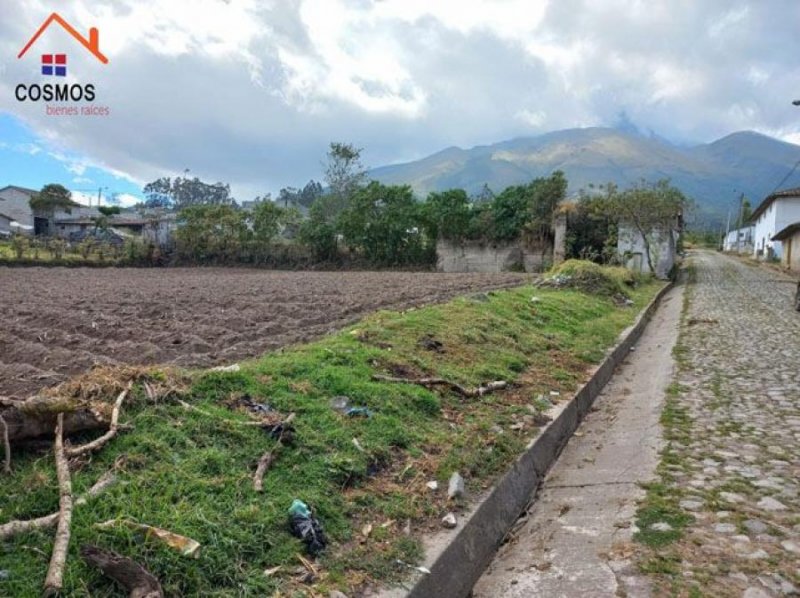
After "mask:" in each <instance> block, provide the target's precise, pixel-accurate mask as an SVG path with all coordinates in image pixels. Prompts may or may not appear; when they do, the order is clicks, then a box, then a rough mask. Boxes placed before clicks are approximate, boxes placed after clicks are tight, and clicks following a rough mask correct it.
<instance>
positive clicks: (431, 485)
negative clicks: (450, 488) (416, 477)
mask: <svg viewBox="0 0 800 598" xmlns="http://www.w3.org/2000/svg"><path fill="white" fill-rule="evenodd" d="M425 486H426V487H427V488H428V490H438V489H439V482H437V481H436V480H431V481H430V482H428V483H426V484H425Z"/></svg>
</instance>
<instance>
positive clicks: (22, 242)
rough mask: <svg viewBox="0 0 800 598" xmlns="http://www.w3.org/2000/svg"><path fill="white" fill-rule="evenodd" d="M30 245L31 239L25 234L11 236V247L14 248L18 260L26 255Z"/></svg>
mask: <svg viewBox="0 0 800 598" xmlns="http://www.w3.org/2000/svg"><path fill="white" fill-rule="evenodd" d="M30 246H31V242H30V239H28V237H26V236H24V235H20V234H16V235H14V236H13V237H11V249H13V250H14V255H16V256H17V259H18V260H21V259H22V258H23V257H25V252H26V251H28V249H30Z"/></svg>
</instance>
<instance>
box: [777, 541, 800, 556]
mask: <svg viewBox="0 0 800 598" xmlns="http://www.w3.org/2000/svg"><path fill="white" fill-rule="evenodd" d="M781 547H782V548H783V549H784V550H788V551H789V552H791V553H793V554H800V544H798V543H797V542H794V541H792V540H784V541H783V542H781Z"/></svg>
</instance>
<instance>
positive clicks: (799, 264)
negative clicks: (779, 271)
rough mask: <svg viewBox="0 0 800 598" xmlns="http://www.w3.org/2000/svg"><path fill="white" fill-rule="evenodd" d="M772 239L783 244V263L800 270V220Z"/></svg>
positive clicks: (787, 266)
mask: <svg viewBox="0 0 800 598" xmlns="http://www.w3.org/2000/svg"><path fill="white" fill-rule="evenodd" d="M772 240H773V241H776V242H779V243H780V244H781V265H782V266H783V267H784V268H788V269H790V270H794V271H795V272H800V222H795V223H794V224H790V225H789V226H787V227H786V228H784V229H782V230H780V231H779V232H778V233H777V234H776V235H775V236H774V237H772Z"/></svg>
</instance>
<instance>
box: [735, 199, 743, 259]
mask: <svg viewBox="0 0 800 598" xmlns="http://www.w3.org/2000/svg"><path fill="white" fill-rule="evenodd" d="M742 216H744V193H741V194H740V195H739V222H738V225H737V226H736V253H737V254H738V253H739V247H740V245H741V241H742Z"/></svg>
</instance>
